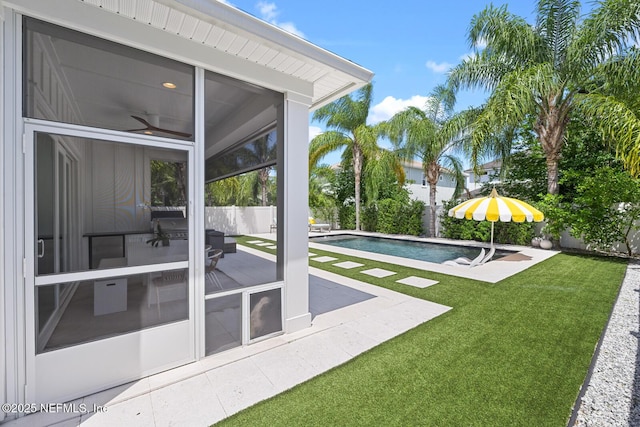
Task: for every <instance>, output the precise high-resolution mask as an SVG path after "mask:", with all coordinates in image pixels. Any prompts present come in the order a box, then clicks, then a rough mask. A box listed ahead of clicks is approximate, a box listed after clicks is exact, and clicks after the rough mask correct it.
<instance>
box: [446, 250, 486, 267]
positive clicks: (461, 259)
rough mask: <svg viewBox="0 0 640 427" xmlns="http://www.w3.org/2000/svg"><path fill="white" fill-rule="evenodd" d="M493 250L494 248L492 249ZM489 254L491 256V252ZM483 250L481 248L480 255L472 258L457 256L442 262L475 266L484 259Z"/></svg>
mask: <svg viewBox="0 0 640 427" xmlns="http://www.w3.org/2000/svg"><path fill="white" fill-rule="evenodd" d="M494 251H495V249H494ZM491 256H493V254H491ZM485 258H486V257H485V250H484V248H482V249H481V250H480V255H478V256H477V257H475V258H474V259H469V258H465V257H459V258H456V259H452V260H448V261H445V262H443V264H444V265H454V266H464V265H468V266H469V267H470V268H471V267H475V266H476V265H479V264H480V263H481V262H482V261H483V260H485Z"/></svg>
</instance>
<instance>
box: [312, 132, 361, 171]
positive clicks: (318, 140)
mask: <svg viewBox="0 0 640 427" xmlns="http://www.w3.org/2000/svg"><path fill="white" fill-rule="evenodd" d="M350 143H352V140H351V138H349V137H348V136H347V135H345V134H344V133H342V132H338V131H327V132H323V133H321V134H320V135H318V136H316V137H315V138H313V139H312V140H311V144H310V145H309V169H312V168H313V167H315V166H316V165H317V163H318V162H319V161H320V159H322V158H323V157H324V156H326V155H327V154H329V153H331V152H333V151H336V150H338V149H339V148H342V147H345V146H348V145H349V144H350Z"/></svg>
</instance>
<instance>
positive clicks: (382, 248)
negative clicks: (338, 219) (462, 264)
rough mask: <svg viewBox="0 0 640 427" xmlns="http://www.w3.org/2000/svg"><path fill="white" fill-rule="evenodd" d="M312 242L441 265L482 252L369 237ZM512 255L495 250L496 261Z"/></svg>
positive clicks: (318, 239) (333, 237)
mask: <svg viewBox="0 0 640 427" xmlns="http://www.w3.org/2000/svg"><path fill="white" fill-rule="evenodd" d="M309 241H311V242H313V243H321V244H325V245H331V246H338V247H341V248H348V249H356V250H359V251H365V252H375V253H379V254H384V255H393V256H398V257H402V258H410V259H415V260H419V261H427V262H434V263H442V262H444V261H447V260H453V259H456V258H458V257H466V258H469V259H473V258H475V257H477V256H478V255H479V254H480V248H477V247H473V248H472V247H469V246H458V245H447V244H444V243H429V242H416V241H411V240H399V239H389V238H384V237H367V236H352V235H337V236H324V237H312V238H310V239H309ZM512 253H513V252H510V251H504V250H496V253H495V254H494V255H493V258H492V259H493V260H495V259H498V258H502V257H504V256H506V255H509V254H512Z"/></svg>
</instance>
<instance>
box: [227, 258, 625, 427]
mask: <svg viewBox="0 0 640 427" xmlns="http://www.w3.org/2000/svg"><path fill="white" fill-rule="evenodd" d="M313 252H314V253H318V255H332V256H335V257H336V258H338V260H337V261H333V262H332V263H336V262H339V261H343V260H347V259H349V260H353V261H356V262H362V263H364V264H365V266H363V267H359V268H358V269H353V270H344V269H340V268H337V267H333V266H331V265H330V264H329V263H326V264H322V263H317V262H315V263H314V262H313V261H312V260H311V261H310V265H313V266H314V267H318V268H322V269H325V270H330V271H333V272H335V273H338V274H341V275H344V276H348V277H353V278H356V279H358V280H361V281H365V282H369V283H373V284H376V285H379V286H384V287H387V288H390V289H394V290H397V291H399V292H404V293H406V294H410V295H412V296H415V297H418V298H423V299H427V300H430V301H434V302H437V303H442V304H446V305H449V306H452V307H453V310H450V311H449V312H447V313H445V314H443V315H441V316H439V317H437V318H435V319H433V320H431V321H429V322H426V323H424V324H422V325H419V326H417V327H416V328H414V329H412V330H410V331H408V332H406V333H404V334H402V335H400V336H398V337H396V338H394V339H392V340H390V341H387V342H385V343H383V344H381V345H379V346H377V347H375V348H373V349H371V350H369V351H367V352H365V353H363V354H362V355H360V356H358V357H356V358H354V359H352V360H350V361H349V362H347V363H345V364H344V365H341V366H339V367H336V368H334V369H332V370H331V371H329V372H326V373H324V374H322V375H320V376H318V377H316V378H314V379H312V380H310V381H308V382H306V383H304V384H301V385H299V386H297V387H295V388H293V389H291V390H289V391H287V392H285V393H283V394H281V395H278V396H275V397H273V398H271V399H269V400H267V401H264V402H261V403H259V404H257V405H255V406H253V407H252V408H248V409H247V410H245V411H242V412H240V413H238V414H236V415H234V416H232V417H230V418H228V419H227V420H224V421H222V422H221V423H220V424H221V425H246V424H251V425H267V424H270V425H305V426H306V425H322V426H325V425H403V426H404V425H438V426H449V425H456V426H457V425H477V426H493V425H500V426H502V425H526V426H531V425H536V426H546V425H557V426H560V425H562V426H564V425H566V423H567V420H568V418H569V416H570V414H571V409H572V405H573V403H574V401H575V399H576V396H577V393H578V391H579V388H580V386H581V384H582V382H583V381H584V378H585V375H586V373H587V369H588V366H589V363H590V361H591V357H592V354H593V351H594V348H595V345H596V343H597V340H598V338H599V335H600V333H601V331H602V329H603V327H604V325H605V323H606V320H607V318H608V315H609V313H610V310H611V307H612V304H613V302H614V300H615V296H616V294H617V291H618V289H619V285H620V283H621V281H622V278H623V276H624V272H625V268H626V263H625V262H622V261H620V260H617V259H609V258H599V257H581V256H575V255H566V254H559V255H556V256H554V257H552V258H551V259H549V260H547V261H545V262H543V263H540V264H537V265H535V266H533V267H531V268H529V269H528V270H526V271H524V272H522V273H520V274H517V275H515V276H512V277H510V278H508V279H505V280H503V281H501V282H499V283H497V284H488V283H484V282H477V281H473V280H469V279H461V278H456V277H451V276H445V275H440V274H436V273H431V272H424V271H420V270H415V269H411V268H406V267H402V266H397V265H393V266H392V265H389V264H385V263H378V262H373V261H371V260H358V259H355V258H354V257H347V256H344V255H340V254H334V253H331V252H326V251H318V250H316V249H315V248H314V249H313ZM375 267H378V268H385V269H388V270H392V271H396V272H397V273H398V274H396V275H393V276H390V277H387V278H381V279H378V278H374V277H370V276H366V275H364V274H361V273H359V271H360V270H363V269H368V268H375ZM354 270H355V271H354ZM409 275H416V276H421V277H428V278H430V279H434V280H439V281H440V283H439V284H437V285H434V286H431V287H428V288H425V289H419V288H414V287H410V286H405V285H401V284H398V283H395V280H398V279H400V278H401V277H405V276H409Z"/></svg>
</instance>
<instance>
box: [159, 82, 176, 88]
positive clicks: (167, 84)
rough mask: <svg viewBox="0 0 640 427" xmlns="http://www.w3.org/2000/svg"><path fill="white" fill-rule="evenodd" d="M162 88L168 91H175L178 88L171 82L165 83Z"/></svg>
mask: <svg viewBox="0 0 640 427" xmlns="http://www.w3.org/2000/svg"><path fill="white" fill-rule="evenodd" d="M162 86H164V87H166V88H167V89H175V88H176V87H177V86H176V84H175V83H171V82H164V83H162Z"/></svg>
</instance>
